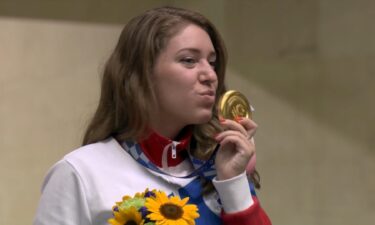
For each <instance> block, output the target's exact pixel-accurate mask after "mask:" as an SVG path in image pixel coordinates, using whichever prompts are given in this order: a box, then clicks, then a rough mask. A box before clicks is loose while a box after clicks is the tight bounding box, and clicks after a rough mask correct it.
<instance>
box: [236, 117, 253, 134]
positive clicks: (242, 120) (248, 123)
mask: <svg viewBox="0 0 375 225" xmlns="http://www.w3.org/2000/svg"><path fill="white" fill-rule="evenodd" d="M236 121H237V122H238V123H239V124H241V125H242V126H243V127H244V128H245V130H247V131H249V130H254V129H257V127H258V125H257V124H256V123H255V122H254V121H253V120H251V119H249V118H246V117H237V118H236Z"/></svg>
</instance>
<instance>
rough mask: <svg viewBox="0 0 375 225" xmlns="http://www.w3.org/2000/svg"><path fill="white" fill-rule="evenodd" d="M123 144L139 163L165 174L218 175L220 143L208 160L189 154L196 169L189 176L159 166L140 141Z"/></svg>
mask: <svg viewBox="0 0 375 225" xmlns="http://www.w3.org/2000/svg"><path fill="white" fill-rule="evenodd" d="M121 146H122V148H123V149H124V150H125V151H126V152H128V153H129V154H130V156H131V157H133V158H134V160H136V161H137V162H138V163H139V164H141V165H142V166H144V167H146V168H148V169H150V170H152V171H155V172H157V173H161V174H165V175H168V176H172V177H177V178H191V177H196V176H198V175H199V176H203V177H204V178H206V179H208V180H212V179H213V178H214V177H215V176H216V169H215V155H216V152H217V150H218V148H219V145H217V146H216V147H215V150H214V152H213V154H212V155H211V157H210V158H209V159H208V160H200V159H197V158H194V157H193V156H192V155H191V154H189V158H190V161H191V163H192V164H193V167H194V171H193V172H192V173H191V174H189V175H187V176H175V175H171V174H168V173H166V172H164V171H162V170H161V169H160V168H159V167H157V166H156V165H155V164H153V163H152V162H151V161H150V159H149V158H148V157H147V156H146V155H145V154H144V153H143V151H142V148H141V146H140V145H139V144H138V143H135V142H132V141H123V142H122V143H121Z"/></svg>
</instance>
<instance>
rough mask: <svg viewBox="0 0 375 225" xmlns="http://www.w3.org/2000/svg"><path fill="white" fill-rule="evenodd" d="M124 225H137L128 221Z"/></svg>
mask: <svg viewBox="0 0 375 225" xmlns="http://www.w3.org/2000/svg"><path fill="white" fill-rule="evenodd" d="M124 225H138V224H137V223H136V222H135V221H134V220H129V221H128V222H126V223H125V224H124Z"/></svg>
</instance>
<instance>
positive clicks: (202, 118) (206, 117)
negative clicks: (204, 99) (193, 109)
mask: <svg viewBox="0 0 375 225" xmlns="http://www.w3.org/2000/svg"><path fill="white" fill-rule="evenodd" d="M211 118H212V112H209V113H205V114H201V115H199V116H197V117H196V120H195V124H204V123H208V122H209V121H210V120H211Z"/></svg>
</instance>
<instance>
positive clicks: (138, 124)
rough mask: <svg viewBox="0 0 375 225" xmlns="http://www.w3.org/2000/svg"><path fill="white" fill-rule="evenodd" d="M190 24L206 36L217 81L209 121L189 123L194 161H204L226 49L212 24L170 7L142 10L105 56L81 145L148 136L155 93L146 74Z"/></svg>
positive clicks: (221, 90) (222, 87) (214, 122)
mask: <svg viewBox="0 0 375 225" xmlns="http://www.w3.org/2000/svg"><path fill="white" fill-rule="evenodd" d="M189 24H194V25H197V26H199V27H201V28H202V29H203V30H205V31H206V32H207V34H208V35H209V37H210V39H211V42H212V44H213V46H214V49H215V52H216V56H217V58H216V63H215V64H216V66H215V72H216V74H217V79H218V87H217V91H216V103H215V106H214V107H213V111H212V113H213V116H212V119H211V120H210V121H209V122H208V123H206V124H200V125H192V126H193V137H194V140H195V141H196V145H197V148H196V149H195V150H194V151H192V154H194V155H195V156H196V157H199V158H202V159H205V158H208V157H209V156H210V155H211V153H212V150H213V146H215V145H216V143H215V141H214V140H213V139H212V137H213V135H214V134H215V133H217V132H219V131H220V129H221V128H220V124H219V121H218V115H217V110H216V108H217V107H216V106H217V101H218V99H219V97H220V96H221V95H222V94H223V93H224V92H225V85H224V80H225V70H226V65H227V51H226V48H225V45H224V42H223V40H222V38H221V36H220V34H219V32H218V31H217V29H216V28H215V26H214V25H213V24H212V23H211V22H210V21H209V20H208V19H206V18H205V17H204V16H203V15H201V14H199V13H197V12H194V11H190V10H186V9H181V8H175V7H161V8H155V9H151V10H148V11H146V12H145V13H143V14H141V15H139V16H137V17H135V18H133V19H131V20H130V21H129V22H128V23H127V25H126V26H125V27H124V29H123V31H122V32H121V35H120V37H119V40H118V43H117V45H116V47H115V49H114V51H113V52H112V54H111V56H110V57H109V59H108V61H107V63H106V65H105V68H104V73H103V77H102V83H101V96H100V100H99V104H98V108H97V109H96V112H95V114H94V117H93V118H92V120H91V122H90V123H89V126H88V128H87V130H86V132H85V135H84V139H83V145H86V144H91V143H95V142H98V141H102V140H104V139H107V138H108V137H111V136H112V137H115V138H116V139H117V140H119V141H123V140H127V139H130V140H140V139H142V138H145V137H147V135H148V130H149V127H148V126H149V125H150V114H151V113H152V108H151V107H152V106H153V105H155V104H154V103H155V94H154V89H153V85H152V83H151V78H150V75H151V74H152V70H153V67H154V64H155V61H156V58H157V57H158V56H159V54H160V52H161V51H162V50H164V48H165V47H166V45H167V43H168V41H169V40H170V39H171V37H173V36H174V35H176V34H177V33H178V32H179V31H180V30H182V29H183V28H184V27H186V26H187V25H189Z"/></svg>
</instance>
